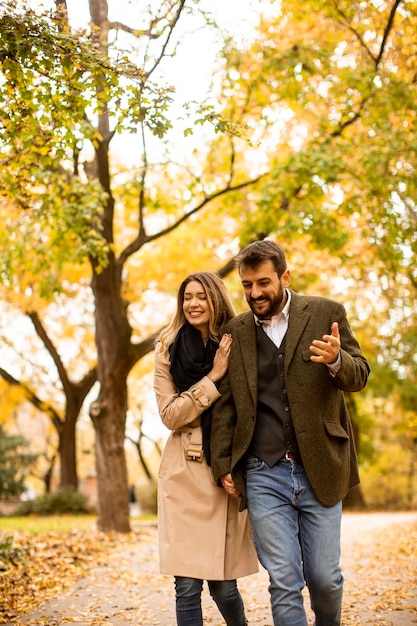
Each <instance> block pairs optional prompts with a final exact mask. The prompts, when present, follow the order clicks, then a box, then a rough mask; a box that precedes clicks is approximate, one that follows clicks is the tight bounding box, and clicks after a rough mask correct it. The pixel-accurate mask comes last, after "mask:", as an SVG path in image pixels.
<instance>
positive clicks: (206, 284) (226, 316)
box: [157, 272, 236, 361]
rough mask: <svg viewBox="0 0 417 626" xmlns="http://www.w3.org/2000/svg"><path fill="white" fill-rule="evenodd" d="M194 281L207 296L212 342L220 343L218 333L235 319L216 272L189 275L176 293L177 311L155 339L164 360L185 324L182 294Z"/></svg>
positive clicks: (230, 303)
mask: <svg viewBox="0 0 417 626" xmlns="http://www.w3.org/2000/svg"><path fill="white" fill-rule="evenodd" d="M193 280H196V281H197V282H199V283H200V284H201V286H202V287H203V289H204V292H205V294H206V296H207V303H208V307H209V312H210V319H209V335H210V338H211V339H214V341H220V337H219V331H220V329H221V327H222V326H223V325H224V324H226V322H228V321H229V320H230V319H232V317H235V315H236V311H235V308H234V306H233V303H232V301H231V299H230V296H229V294H228V292H227V289H226V286H225V284H224V282H223V280H222V278H221V277H220V276H219V274H217V273H216V272H194V273H193V274H189V275H188V276H187V277H186V278H184V280H183V281H182V283H181V285H180V286H179V288H178V292H177V310H176V313H175V315H174V317H173V318H172V320H171V321H170V323H169V324H168V326H167V327H166V328H164V330H162V331H161V332H160V334H159V336H158V338H157V342H158V350H159V351H160V352H161V353H162V355H163V357H164V359H166V360H167V361H168V360H169V359H168V348H169V346H170V345H171V344H172V342H173V341H174V339H175V337H176V336H177V333H178V331H179V329H180V328H181V326H183V325H184V323H185V315H184V311H183V303H184V292H185V289H186V287H187V285H188V283H190V282H192V281H193Z"/></svg>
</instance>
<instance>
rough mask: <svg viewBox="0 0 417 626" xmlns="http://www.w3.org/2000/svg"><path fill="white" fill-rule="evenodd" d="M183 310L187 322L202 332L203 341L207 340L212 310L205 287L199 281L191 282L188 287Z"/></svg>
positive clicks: (185, 292)
mask: <svg viewBox="0 0 417 626" xmlns="http://www.w3.org/2000/svg"><path fill="white" fill-rule="evenodd" d="M182 310H183V311H184V316H185V319H186V320H187V322H188V323H189V324H191V325H192V326H194V328H197V329H198V330H199V331H200V333H201V334H202V336H203V339H205V338H207V337H208V330H209V322H210V309H209V305H208V301H207V295H206V292H205V291H204V287H203V285H202V284H201V283H200V282H198V281H197V280H192V281H190V282H189V283H188V285H187V286H186V288H185V291H184V300H183V303H182Z"/></svg>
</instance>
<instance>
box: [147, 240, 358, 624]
mask: <svg viewBox="0 0 417 626" xmlns="http://www.w3.org/2000/svg"><path fill="white" fill-rule="evenodd" d="M237 268H238V271H239V275H240V279H241V282H242V286H243V290H244V293H245V296H246V300H247V302H248V304H249V307H250V309H251V311H248V312H246V313H243V314H241V315H238V316H236V315H235V311H234V308H233V305H232V303H231V300H230V298H229V296H228V294H227V291H226V288H225V286H224V284H223V282H222V280H221V279H220V278H219V277H218V275H217V274H215V273H212V272H200V273H195V274H191V275H190V276H188V277H187V278H186V279H185V280H184V281H183V282H182V284H181V286H180V288H179V291H178V300H177V311H176V314H175V316H174V317H173V319H172V321H171V323H170V324H169V325H168V327H167V328H166V329H165V330H164V331H163V332H162V333H161V334H160V336H159V340H158V343H157V346H156V356H155V379H154V388H155V394H156V398H157V404H158V409H159V413H160V416H161V419H162V421H163V423H164V424H165V425H166V426H167V427H168V428H169V429H170V430H171V434H170V437H169V439H168V441H167V443H166V446H165V449H164V453H163V456H162V460H161V466H160V471H159V482H158V527H159V549H160V569H161V573H163V574H170V575H173V576H174V577H175V593H176V615H177V624H178V626H201V625H202V624H203V618H202V610H201V591H202V587H203V581H204V580H207V581H208V587H209V590H210V594H211V596H212V597H213V599H214V601H215V603H216V605H217V607H218V608H219V611H220V613H221V614H222V616H223V619H224V621H225V622H226V624H227V626H244V625H245V624H248V622H247V619H246V616H245V611H244V605H243V600H242V597H241V595H240V592H239V590H238V587H237V583H236V579H237V578H239V577H242V576H247V575H249V574H253V573H255V572H256V571H258V559H259V561H260V562H261V564H262V565H263V566H264V567H265V568H266V570H267V571H268V573H269V578H270V585H269V592H270V598H271V608H272V616H273V623H274V626H307V619H306V613H305V609H304V606H303V596H302V590H303V587H304V586H305V585H307V587H308V589H309V593H310V599H311V606H312V609H313V611H314V614H315V625H316V626H339V625H340V623H341V603H342V587H343V576H342V573H341V569H340V565H339V559H340V525H341V515H342V504H341V503H342V499H343V498H344V497H345V495H346V494H347V492H348V491H349V489H350V488H351V487H353V486H354V485H356V484H357V483H358V482H359V478H358V467H357V458H356V451H355V444H354V438H353V431H352V424H351V421H350V418H349V415H348V411H347V408H346V403H345V400H344V392H354V391H360V390H361V389H363V388H364V387H365V385H366V382H367V378H368V374H369V365H368V363H367V361H366V359H365V358H364V357H363V355H362V353H361V349H360V347H359V345H358V343H357V341H356V339H355V338H354V336H353V333H352V331H351V328H350V326H349V323H348V321H347V318H346V312H345V309H344V307H343V306H342V305H341V304H338V303H336V302H334V301H332V300H329V299H327V298H322V297H312V296H301V295H298V294H297V293H295V292H294V291H291V290H290V289H289V284H290V271H289V269H288V268H287V264H286V258H285V254H284V251H283V249H282V248H281V246H279V245H278V244H276V243H275V242H273V241H269V240H264V241H257V242H254V243H251V244H249V245H248V246H247V247H246V248H244V249H243V250H242V251H241V252H240V253H239V255H238V256H237ZM249 520H250V524H249ZM255 548H256V549H255Z"/></svg>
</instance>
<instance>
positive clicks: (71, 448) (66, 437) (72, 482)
mask: <svg viewBox="0 0 417 626" xmlns="http://www.w3.org/2000/svg"><path fill="white" fill-rule="evenodd" d="M70 413H71V412H70V411H67V412H66V416H65V420H64V422H61V424H60V427H59V429H58V437H59V443H58V451H59V459H60V462H61V468H60V484H59V486H60V488H61V489H75V490H77V489H78V472H77V458H76V441H75V425H76V423H77V418H78V413H79V409H77V414H76V415H71V414H70Z"/></svg>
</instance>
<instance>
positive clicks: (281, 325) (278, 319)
mask: <svg viewBox="0 0 417 626" xmlns="http://www.w3.org/2000/svg"><path fill="white" fill-rule="evenodd" d="M285 292H286V294H287V301H286V303H285V306H284V308H283V309H282V311H280V312H279V313H277V315H273V316H272V317H271V319H270V320H260V319H259V318H258V317H257V316H256V315H254V318H255V323H256V324H257V325H258V326H262V328H263V329H264V331H265V333H266V334H267V335H268V337H269V338H270V339H271V341H273V342H274V344H275V345H276V347H277V348H279V347H280V345H281V342H282V340H283V339H284V336H285V333H286V332H287V329H288V318H289V313H290V302H291V292H290V291H288V289H286V290H285Z"/></svg>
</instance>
